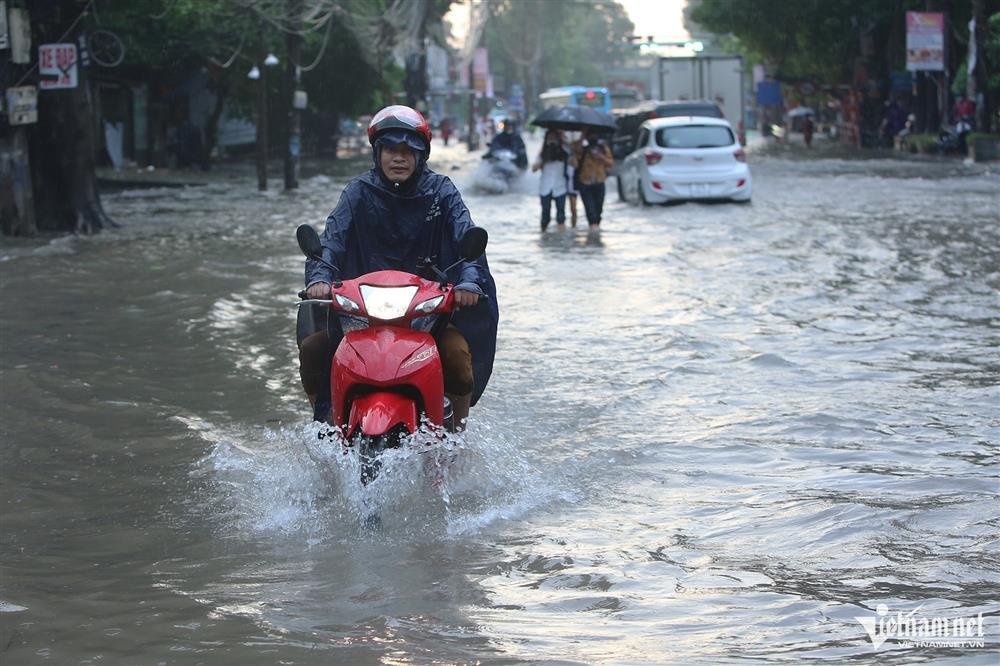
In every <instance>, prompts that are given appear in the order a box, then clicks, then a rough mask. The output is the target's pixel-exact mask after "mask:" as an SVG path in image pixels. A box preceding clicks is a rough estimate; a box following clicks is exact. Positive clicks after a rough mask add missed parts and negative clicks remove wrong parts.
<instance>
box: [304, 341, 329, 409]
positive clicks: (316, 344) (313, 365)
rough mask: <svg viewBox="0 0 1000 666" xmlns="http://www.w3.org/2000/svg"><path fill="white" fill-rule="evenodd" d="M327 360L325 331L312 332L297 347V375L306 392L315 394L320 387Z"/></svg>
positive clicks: (325, 372)
mask: <svg viewBox="0 0 1000 666" xmlns="http://www.w3.org/2000/svg"><path fill="white" fill-rule="evenodd" d="M329 360H330V338H329V336H328V335H327V332H326V331H320V332H319V333H313V334H312V335H310V336H308V337H307V338H305V339H304V340H303V341H302V345H301V346H300V347H299V377H300V378H301V379H302V388H304V389H305V391H306V393H307V394H309V395H315V394H316V393H318V392H319V390H320V388H322V385H323V381H324V380H325V378H326V374H327V371H328V370H329V368H327V365H326V364H327V363H329Z"/></svg>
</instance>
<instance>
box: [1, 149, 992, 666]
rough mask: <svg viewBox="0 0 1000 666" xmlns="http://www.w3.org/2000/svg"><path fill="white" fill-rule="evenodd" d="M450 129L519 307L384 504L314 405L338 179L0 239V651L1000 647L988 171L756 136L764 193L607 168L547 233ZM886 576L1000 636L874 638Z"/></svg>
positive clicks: (949, 651) (132, 209)
mask: <svg viewBox="0 0 1000 666" xmlns="http://www.w3.org/2000/svg"><path fill="white" fill-rule="evenodd" d="M434 151H435V154H434V159H432V166H433V167H434V168H435V169H436V170H438V171H439V172H441V173H445V174H448V175H451V176H452V177H453V178H454V179H455V181H456V183H457V184H458V185H459V187H460V188H461V189H462V191H463V194H464V196H465V199H466V203H467V204H468V206H469V208H470V209H471V211H472V215H473V219H474V220H475V221H476V222H477V224H479V225H481V226H484V227H486V228H487V229H488V231H489V232H490V245H489V248H488V250H487V254H488V257H489V262H490V265H491V268H492V272H493V274H494V277H495V279H496V282H497V288H498V295H499V305H500V314H501V322H500V337H499V342H498V351H497V360H496V366H495V369H494V374H493V378H492V380H491V383H490V385H489V387H488V389H487V391H486V394H485V395H484V396H483V399H482V401H481V402H480V404H479V406H478V407H477V408H475V409H473V412H472V424H471V426H470V430H469V432H468V433H467V437H466V439H465V440H464V441H456V442H454V443H453V444H454V446H453V448H454V449H455V451H454V453H455V460H454V462H453V463H452V464H451V465H450V466H449V467H448V472H447V476H446V478H445V482H444V485H443V487H442V488H440V489H435V488H433V487H432V483H431V481H430V477H431V476H433V474H434V473H433V472H432V471H428V470H429V468H430V467H432V466H433V461H432V462H430V463H429V462H428V460H426V459H425V458H426V456H420V455H417V454H408V453H406V452H400V454H399V455H398V456H396V459H394V460H393V461H391V463H392V465H391V470H392V472H393V473H392V474H386V475H385V476H384V478H380V479H379V482H378V483H376V484H374V485H373V486H372V487H371V488H370V489H369V490H368V491H365V492H368V493H370V494H373V496H372V497H364V496H363V495H364V493H363V492H362V490H361V488H360V487H359V486H358V483H357V481H356V479H357V476H356V475H355V474H354V468H352V461H351V460H349V459H348V458H349V457H344V456H341V455H340V454H339V452H338V451H337V450H336V449H335V447H333V446H332V445H331V444H329V441H328V440H321V439H319V438H318V437H317V429H316V427H315V426H313V425H312V424H310V423H309V409H308V405H307V403H306V402H305V400H304V397H303V396H302V392H301V387H300V385H299V380H298V368H297V353H296V349H295V344H294V337H293V336H294V333H293V331H294V321H295V308H294V305H293V304H294V301H295V300H296V298H295V292H296V291H297V290H298V289H301V287H302V264H303V260H302V257H301V255H300V253H299V251H298V248H297V247H296V244H295V238H294V230H295V227H296V226H297V225H298V224H300V223H301V222H304V221H308V222H313V223H315V224H316V226H317V228H318V229H322V222H323V220H324V219H325V217H326V215H327V214H328V213H329V211H330V210H331V209H332V207H333V206H334V205H335V204H336V202H337V199H338V197H339V194H340V191H341V189H342V188H343V185H344V184H345V182H346V181H345V180H344V179H332V178H328V177H325V176H314V177H310V178H306V179H304V180H303V183H302V189H301V190H300V191H299V192H297V193H295V194H293V195H285V194H283V193H281V192H280V189H279V188H280V184H279V183H276V182H274V181H272V190H271V191H270V192H267V193H265V194H260V193H258V192H257V191H256V189H255V183H254V182H251V180H249V179H248V180H246V181H241V182H240V183H239V184H237V185H219V184H213V185H208V186H204V187H190V188H182V189H167V188H162V189H143V190H126V191H122V192H119V193H115V194H109V195H107V196H105V199H104V203H105V208H106V209H107V211H108V213H109V214H110V215H111V216H112V217H113V218H115V219H116V220H118V221H119V222H121V223H122V225H123V226H122V228H121V229H118V230H113V231H111V232H109V233H103V234H100V235H97V236H92V237H83V238H66V239H59V240H56V241H51V242H49V241H44V240H42V241H40V240H35V241H23V240H21V241H11V240H9V239H7V240H5V241H4V245H3V246H2V248H0V255H2V257H3V259H4V260H3V261H2V262H0V280H2V286H0V308H2V311H3V320H2V321H3V328H2V331H0V336H2V341H3V353H2V357H0V372H2V378H3V398H2V401H3V402H2V405H3V412H2V415H0V422H2V429H3V430H2V434H3V437H2V441H3V444H2V446H3V449H2V452H3V453H2V455H3V464H2V467H0V506H2V543H0V639H2V642H0V650H2V652H0V662H3V663H4V664H12V665H13V664H29V663H51V664H66V663H81V664H84V663H85V664H90V663H110V664H119V663H121V664H156V663H164V664H278V663H282V664H330V663H362V664H363V663H391V664H405V663H475V662H477V661H480V662H483V663H524V662H547V663H560V664H573V663H623V662H628V663H705V664H717V663H731V662H735V661H740V662H743V663H764V662H786V663H803V662H812V663H815V662H823V661H831V662H833V661H847V660H851V661H857V662H861V663H867V662H875V661H876V660H878V661H886V662H889V663H904V662H905V663H912V662H924V661H926V662H934V663H947V662H949V661H950V660H954V661H955V662H956V663H957V662H961V663H983V664H995V663H996V655H997V648H998V647H1000V626H998V622H1000V606H998V605H997V603H998V602H997V600H998V599H1000V501H998V500H1000V480H998V479H1000V409H998V405H1000V352H998V345H1000V328H998V322H1000V300H998V295H997V294H998V293H1000V292H998V289H1000V225H998V209H1000V194H998V192H1000V170H998V169H997V167H996V166H993V167H992V168H988V167H984V166H982V165H975V166H965V165H963V164H961V163H958V162H941V161H902V160H890V159H871V160H845V159H837V158H834V157H829V158H824V159H803V158H802V156H801V154H800V153H799V152H794V151H791V152H781V151H777V152H775V151H772V152H764V153H752V154H751V155H750V159H749V162H750V166H751V169H752V170H753V178H754V198H753V203H752V204H749V205H736V204H720V205H708V204H697V203H690V204H684V205H679V206H668V207H648V208H644V207H639V206H634V205H629V204H624V203H619V202H618V201H617V197H616V196H615V193H614V185H613V184H614V181H613V180H611V181H609V191H608V199H607V201H608V203H607V205H606V208H605V222H604V224H603V226H604V227H605V228H604V230H603V231H602V232H601V234H599V235H588V234H587V232H586V231H585V228H586V223H585V218H583V214H582V206H581V222H580V228H578V229H569V230H567V231H566V232H564V233H559V232H556V231H555V230H554V226H553V227H550V229H549V231H548V232H547V233H546V234H544V235H542V234H539V231H538V197H537V196H536V194H535V193H536V192H537V185H536V183H537V181H536V180H534V179H533V178H532V177H531V176H530V175H529V176H527V177H525V179H524V182H522V183H520V185H519V186H518V188H517V190H516V191H515V192H512V193H508V194H505V195H500V196H491V195H485V194H477V193H476V192H475V191H474V190H473V189H472V187H471V180H472V171H473V168H474V166H475V165H476V163H477V162H478V161H479V157H478V155H473V156H469V155H468V154H467V153H465V152H464V149H460V148H444V147H439V146H437V145H435V148H434ZM372 501H374V502H377V503H378V504H379V506H380V507H381V508H382V517H383V523H382V525H381V527H380V528H379V529H377V530H374V531H372V530H366V529H364V528H363V527H362V526H361V524H360V523H359V520H358V516H359V506H361V505H362V504H364V503H365V502H372ZM880 604H884V605H885V606H886V607H887V609H888V610H889V612H890V613H892V614H893V615H895V613H896V612H897V611H901V612H903V613H904V614H905V613H909V612H911V611H913V610H914V609H916V608H918V607H920V606H921V604H922V607H921V609H920V611H919V613H920V614H921V615H922V616H926V617H946V618H956V617H977V616H978V614H979V613H982V614H983V616H984V624H983V627H984V636H983V637H980V638H976V640H979V641H983V642H984V643H985V646H984V647H966V648H933V647H905V646H903V645H902V644H901V643H900V642H898V641H894V640H891V641H889V642H888V643H886V644H885V645H883V646H882V647H881V648H880V649H879V650H877V651H876V650H875V648H874V646H873V643H872V640H870V638H869V635H868V634H867V633H866V630H865V627H864V626H863V625H862V623H861V622H860V621H859V620H858V619H857V618H859V617H863V618H872V619H874V618H876V617H877V610H876V609H877V607H878V606H879V605H880Z"/></svg>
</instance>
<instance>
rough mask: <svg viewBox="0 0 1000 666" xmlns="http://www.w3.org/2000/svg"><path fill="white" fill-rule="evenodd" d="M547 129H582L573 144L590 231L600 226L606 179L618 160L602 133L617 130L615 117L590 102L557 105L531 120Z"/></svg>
mask: <svg viewBox="0 0 1000 666" xmlns="http://www.w3.org/2000/svg"><path fill="white" fill-rule="evenodd" d="M532 124H533V125H537V126H539V127H544V128H546V129H557V130H568V131H574V130H579V131H582V132H583V137H582V138H581V139H580V141H578V142H577V143H575V144H574V150H573V152H574V157H575V158H576V159H575V162H576V164H575V166H576V173H575V178H576V184H577V187H576V189H577V190H578V191H579V193H580V198H581V199H583V207H584V210H585V211H586V214H587V222H588V224H589V225H590V230H591V231H597V230H598V229H600V224H601V213H602V211H603V208H604V181H605V180H606V179H607V177H608V169H610V168H611V167H612V166H613V165H614V163H615V161H614V157H613V156H612V155H611V147H610V146H609V145H608V142H607V140H606V139H604V138H602V134H607V133H610V132H613V131H614V130H615V125H616V123H615V119H614V118H613V117H612V116H610V115H608V114H606V113H601V112H600V111H598V110H596V109H593V108H590V107H588V106H558V107H552V108H549V109H546V110H544V111H542V112H541V113H540V114H538V116H537V117H536V118H535V119H534V120H533V121H532Z"/></svg>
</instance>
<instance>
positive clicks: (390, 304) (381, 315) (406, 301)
mask: <svg viewBox="0 0 1000 666" xmlns="http://www.w3.org/2000/svg"><path fill="white" fill-rule="evenodd" d="M416 293H417V287H416V286H409V287H373V286H372V285H368V284H365V285H361V298H363V299H364V301H365V309H366V310H367V311H368V315H369V316H371V317H374V318H375V319H381V320H383V321H389V320H392V319H399V318H400V317H405V316H406V311H407V309H409V307H410V301H412V300H413V297H414V296H415V295H416Z"/></svg>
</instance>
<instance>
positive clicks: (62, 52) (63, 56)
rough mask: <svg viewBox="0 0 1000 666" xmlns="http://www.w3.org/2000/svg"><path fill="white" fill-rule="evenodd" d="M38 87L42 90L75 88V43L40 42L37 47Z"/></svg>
mask: <svg viewBox="0 0 1000 666" xmlns="http://www.w3.org/2000/svg"><path fill="white" fill-rule="evenodd" d="M38 74H39V82H38V87H39V88H41V89H42V90H57V89H60V88H76V86H77V59H76V44H42V45H41V46H39V47H38Z"/></svg>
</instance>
